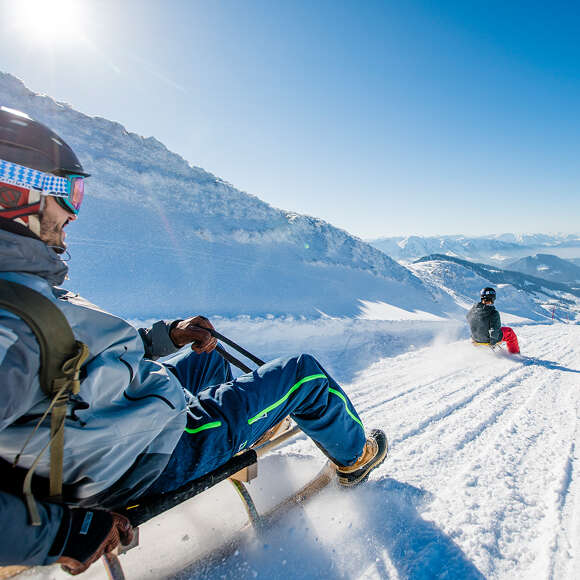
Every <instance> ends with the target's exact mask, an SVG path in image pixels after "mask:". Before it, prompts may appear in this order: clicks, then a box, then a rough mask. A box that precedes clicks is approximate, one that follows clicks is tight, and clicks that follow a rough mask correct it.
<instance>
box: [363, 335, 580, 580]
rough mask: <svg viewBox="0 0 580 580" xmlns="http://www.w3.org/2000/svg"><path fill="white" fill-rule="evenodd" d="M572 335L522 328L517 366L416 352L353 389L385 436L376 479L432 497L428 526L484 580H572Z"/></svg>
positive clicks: (460, 348)
mask: <svg viewBox="0 0 580 580" xmlns="http://www.w3.org/2000/svg"><path fill="white" fill-rule="evenodd" d="M563 331H564V332H563ZM579 331H580V328H578V327H566V326H557V327H552V326H534V327H522V328H521V332H520V334H521V338H522V343H523V345H524V348H526V347H528V348H529V349H530V350H529V351H528V352H529V353H530V354H529V355H528V356H522V357H510V356H509V355H507V353H501V354H499V355H498V354H496V353H493V352H491V351H488V350H486V349H483V348H474V347H472V346H471V345H469V344H468V343H465V342H460V343H455V344H453V345H447V346H442V347H433V348H432V349H423V350H422V351H419V352H412V353H407V354H404V355H401V356H399V357H395V358H394V359H385V360H384V361H381V362H380V363H377V364H376V365H373V367H371V368H370V369H367V372H366V374H365V375H364V376H361V378H360V381H359V383H358V384H356V383H355V385H353V388H354V389H356V396H355V402H356V404H357V407H358V408H360V409H361V414H362V415H363V417H364V418H365V421H366V423H367V424H371V423H372V424H376V423H377V422H378V423H379V424H380V425H381V426H384V427H385V428H386V429H387V431H388V432H389V433H391V444H392V448H391V453H392V455H391V459H390V462H388V463H387V464H386V465H385V466H384V467H383V468H381V472H383V473H385V474H387V473H388V474H389V476H390V477H393V478H395V479H397V480H399V481H407V482H410V483H412V484H413V485H415V486H417V487H420V488H423V489H426V490H428V491H429V492H430V494H431V495H432V497H433V498H434V499H433V500H432V501H431V502H430V503H429V504H426V505H425V506H424V509H425V512H424V515H425V517H427V518H428V519H432V520H433V521H435V522H439V523H440V526H441V529H442V530H443V531H444V532H446V533H448V534H449V535H450V537H451V538H453V541H454V542H457V543H458V544H459V545H460V546H461V547H462V548H463V549H464V553H465V554H466V556H468V557H469V559H470V560H471V561H472V562H473V563H474V564H475V565H476V566H477V568H478V569H479V570H480V571H481V572H482V574H483V575H484V576H485V577H491V578H493V577H499V578H504V577H506V578H507V577H508V576H510V575H511V574H515V575H516V576H517V577H537V578H571V577H578V576H577V572H578V562H577V558H578V555H577V554H578V549H579V547H580V545H579V544H580V543H579V541H578V540H577V538H578V537H580V521H579V519H580V513H579V508H580V505H579V501H578V491H577V488H578V470H577V466H578V464H577V454H578V452H577V449H578V445H577V442H578V437H579V429H578V427H577V426H576V424H577V421H578V418H579V417H580V403H579V394H578V393H579V391H580V388H579V387H580V356H579V353H578V352H577V351H574V348H573V345H574V344H575V339H574V338H573V337H576V338H578V337H580V332H579ZM379 377H381V378H382V381H381V380H380V379H379ZM381 382H382V384H383V385H384V384H385V383H387V384H388V387H385V386H380V385H381ZM357 387H358V389H357ZM391 390H392V391H391ZM381 395H382V396H381ZM381 399H382V401H383V403H382V404H380V403H378V402H377V401H380V400H381ZM379 475H380V474H379Z"/></svg>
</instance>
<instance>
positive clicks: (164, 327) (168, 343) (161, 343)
mask: <svg viewBox="0 0 580 580" xmlns="http://www.w3.org/2000/svg"><path fill="white" fill-rule="evenodd" d="M176 322H179V320H175V321H173V322H171V323H169V322H166V321H165V320H159V321H158V322H156V323H155V324H154V325H153V326H152V327H151V328H140V329H139V334H140V335H141V338H142V339H143V344H144V345H145V358H150V359H153V360H155V359H158V358H159V357H161V356H167V355H170V354H173V353H174V352H177V351H178V350H179V347H177V346H175V344H173V341H172V340H171V337H170V335H169V331H170V330H171V328H172V326H173V325H174V324H175V323H176Z"/></svg>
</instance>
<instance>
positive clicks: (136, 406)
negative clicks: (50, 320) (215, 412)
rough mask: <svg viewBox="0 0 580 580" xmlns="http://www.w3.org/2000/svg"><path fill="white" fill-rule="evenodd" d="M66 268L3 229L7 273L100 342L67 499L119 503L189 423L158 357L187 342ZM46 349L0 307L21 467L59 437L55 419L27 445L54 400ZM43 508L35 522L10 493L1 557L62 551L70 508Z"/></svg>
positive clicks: (89, 370)
mask: <svg viewBox="0 0 580 580" xmlns="http://www.w3.org/2000/svg"><path fill="white" fill-rule="evenodd" d="M66 273H67V266H66V265H65V263H64V262H62V260H60V258H59V256H58V255H57V254H56V253H55V252H54V251H53V250H52V249H51V248H49V247H47V246H46V245H45V244H44V243H43V242H42V241H40V240H38V239H37V238H35V237H28V236H25V235H18V234H16V233H13V232H11V231H6V230H3V229H0V277H1V278H4V279H6V280H10V281H13V282H17V283H20V284H24V285H26V286H28V287H30V288H32V289H34V290H36V291H37V292H40V293H42V294H43V295H44V296H46V297H47V298H49V299H50V300H52V301H53V302H54V303H55V304H57V305H58V307H59V308H60V309H61V310H62V312H63V313H64V315H65V316H66V318H67V320H68V322H69V323H70V325H71V327H72V329H73V332H74V334H75V336H76V337H77V338H78V339H79V340H81V341H83V342H84V343H86V344H87V346H88V347H89V350H90V355H89V358H88V360H87V362H86V363H85V365H84V367H83V371H82V376H81V388H80V394H79V396H78V401H77V403H78V404H77V405H76V409H75V410H74V413H71V414H70V416H69V417H67V420H66V424H65V441H64V445H65V448H64V457H65V461H64V483H65V493H64V495H65V499H66V500H67V501H70V502H71V503H74V504H76V505H81V506H87V507H88V506H91V507H92V506H97V505H98V506H102V507H112V506H115V505H120V504H121V503H124V502H125V501H127V500H130V499H131V498H132V497H137V496H139V495H140V494H141V493H142V492H143V491H144V490H145V489H147V488H148V487H149V486H150V485H151V483H152V482H153V481H155V479H157V478H158V476H159V474H160V473H161V472H162V471H163V469H164V468H165V466H166V465H167V462H168V461H169V458H170V456H171V453H172V451H173V450H174V448H175V446H176V445H177V442H178V441H179V438H180V436H181V435H182V433H183V431H184V428H185V424H186V413H185V409H186V404H185V396H184V392H183V388H182V386H181V384H180V382H179V380H178V379H177V377H176V376H175V375H174V374H173V373H172V372H170V371H169V370H168V369H167V368H166V367H165V366H164V365H162V364H159V363H157V362H155V360H153V359H154V358H156V357H159V356H163V355H167V354H171V353H173V352H175V351H177V350H178V349H177V347H175V345H174V344H173V343H172V342H171V339H170V338H169V332H168V326H169V325H168V324H167V323H165V322H163V321H160V322H158V323H156V324H154V325H153V327H152V328H151V329H141V330H137V329H135V328H134V327H133V326H131V325H130V324H129V323H127V322H125V321H124V320H122V319H121V318H118V317H117V316H113V315H112V314H109V313H107V312H104V311H103V310H101V309H99V308H97V307H96V306H93V305H92V304H90V303H89V302H87V301H86V300H84V299H82V298H81V297H80V296H78V295H76V294H72V293H69V292H66V291H64V290H62V289H59V288H58V286H59V285H60V284H62V282H63V280H64V278H65V275H66ZM39 357H40V350H39V346H38V343H37V342H36V339H35V337H34V335H33V333H32V331H31V330H30V328H29V327H28V326H27V325H26V323H24V321H22V320H21V319H20V318H18V317H16V316H14V315H13V314H12V313H10V312H7V311H5V310H0V385H1V387H2V390H1V397H2V404H1V405H0V457H1V459H2V460H3V464H4V465H9V464H11V463H12V462H13V461H14V459H15V457H16V455H17V454H18V453H20V452H21V451H22V454H21V456H20V460H19V466H20V467H22V468H25V469H27V468H28V467H30V465H31V464H32V462H33V461H34V460H35V459H36V457H37V456H38V454H39V453H40V451H41V449H42V448H43V447H44V446H45V445H46V443H47V441H48V440H49V434H50V421H45V422H44V423H43V425H42V426H41V427H40V428H39V429H38V431H37V432H36V433H35V434H34V435H33V436H32V438H31V440H30V441H29V442H28V443H27V444H26V446H25V442H26V440H27V438H28V436H29V435H30V434H31V431H32V429H33V428H34V426H35V425H36V423H37V421H38V418H39V416H40V415H41V414H42V413H43V412H44V411H45V410H46V408H47V405H48V402H49V401H48V399H47V397H46V396H45V395H44V393H43V392H42V389H41V388H40V385H39V379H38V370H39V364H40V358H39ZM49 464H50V458H49V453H48V452H47V453H45V454H44V455H43V457H42V459H41V461H40V463H39V465H38V467H37V468H36V472H35V473H36V474H38V475H39V476H43V477H48V474H49ZM2 479H3V480H4V479H5V476H4V475H3V476H2ZM1 488H4V482H2V483H0V489H1ZM41 508H42V509H41V517H42V519H43V520H44V522H43V523H44V525H43V526H40V527H31V526H29V525H28V517H27V513H26V508H25V507H24V504H23V502H22V500H21V499H20V497H18V496H16V495H13V494H9V493H6V492H0V514H1V517H2V522H3V525H6V526H7V530H5V531H6V532H7V533H4V534H2V536H1V537H0V564H10V563H19V564H24V565H25V564H48V563H51V561H52V560H53V559H54V558H51V557H50V556H49V554H48V552H49V549H50V547H51V544H52V539H53V538H54V536H55V535H56V532H57V530H58V526H59V524H60V520H61V517H62V509H63V508H62V507H60V506H57V505H50V504H43V505H42V506H41ZM11 531H13V532H14V533H15V535H12V534H11V533H10V532H11ZM15 538H17V541H15Z"/></svg>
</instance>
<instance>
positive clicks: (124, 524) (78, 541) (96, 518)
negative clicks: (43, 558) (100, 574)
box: [57, 508, 133, 576]
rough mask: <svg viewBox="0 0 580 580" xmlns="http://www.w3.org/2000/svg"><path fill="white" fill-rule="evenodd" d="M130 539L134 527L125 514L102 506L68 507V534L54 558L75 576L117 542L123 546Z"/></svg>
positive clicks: (113, 547)
mask: <svg viewBox="0 0 580 580" xmlns="http://www.w3.org/2000/svg"><path fill="white" fill-rule="evenodd" d="M132 540H133V528H132V527H131V522H129V520H128V519H127V518H126V517H125V516H121V515H119V514H116V513H113V512H107V511H104V510H86V509H80V508H78V509H71V510H70V525H69V533H68V538H67V540H66V544H65V545H64V549H63V551H62V553H61V556H60V558H59V559H58V560H57V562H58V563H60V564H62V568H63V570H66V571H67V572H69V573H70V574H72V575H73V576H76V575H77V574H80V573H81V572H84V571H85V570H86V569H87V568H88V567H89V566H90V565H91V564H92V563H93V562H96V561H97V560H98V559H99V558H100V557H101V556H102V555H103V554H105V553H106V552H112V551H113V550H114V549H115V548H116V547H117V546H118V545H119V543H121V544H123V545H124V546H126V545H128V544H130V543H131V541H132Z"/></svg>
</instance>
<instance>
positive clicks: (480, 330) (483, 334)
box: [466, 302, 503, 346]
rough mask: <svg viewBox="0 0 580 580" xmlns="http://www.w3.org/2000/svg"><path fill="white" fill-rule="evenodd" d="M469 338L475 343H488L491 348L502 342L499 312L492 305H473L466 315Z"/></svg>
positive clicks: (479, 303) (480, 303)
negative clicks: (469, 331)
mask: <svg viewBox="0 0 580 580" xmlns="http://www.w3.org/2000/svg"><path fill="white" fill-rule="evenodd" d="M466 318H467V321H468V322H469V327H470V328H471V338H472V339H473V340H475V342H488V343H489V344H491V345H492V346H493V345H494V344H496V343H498V342H501V341H502V340H503V333H502V328H501V320H500V317H499V312H498V311H497V310H496V309H495V306H493V304H483V303H482V302H478V303H477V304H474V305H473V306H472V308H471V310H469V312H468V313H467V315H466Z"/></svg>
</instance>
